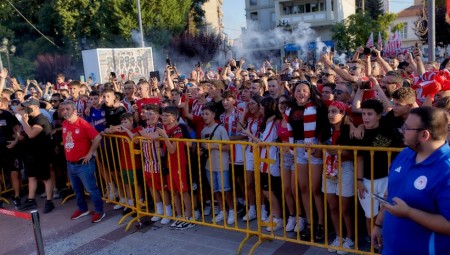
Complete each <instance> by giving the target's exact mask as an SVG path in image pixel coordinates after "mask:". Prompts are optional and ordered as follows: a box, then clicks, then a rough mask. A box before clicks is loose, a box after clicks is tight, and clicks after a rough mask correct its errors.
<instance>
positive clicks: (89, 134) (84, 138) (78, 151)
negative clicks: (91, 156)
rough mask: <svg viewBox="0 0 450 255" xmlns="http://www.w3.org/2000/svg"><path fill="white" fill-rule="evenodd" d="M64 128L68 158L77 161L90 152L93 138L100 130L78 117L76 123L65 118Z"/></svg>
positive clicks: (65, 148)
mask: <svg viewBox="0 0 450 255" xmlns="http://www.w3.org/2000/svg"><path fill="white" fill-rule="evenodd" d="M62 128H63V143H64V151H65V153H66V159H67V161H69V162H77V161H78V160H80V159H81V158H82V157H84V156H86V154H88V152H89V149H90V148H91V144H92V140H93V139H94V138H95V137H96V136H97V135H98V132H97V130H95V128H94V127H92V126H91V125H90V124H89V123H88V122H87V121H85V120H84V119H82V118H78V119H77V120H76V121H75V122H74V123H70V122H69V121H67V120H65V121H64V122H63V124H62Z"/></svg>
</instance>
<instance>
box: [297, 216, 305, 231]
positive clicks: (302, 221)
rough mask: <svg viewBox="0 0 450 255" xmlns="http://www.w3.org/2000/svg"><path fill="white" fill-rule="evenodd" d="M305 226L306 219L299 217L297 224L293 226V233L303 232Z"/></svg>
mask: <svg viewBox="0 0 450 255" xmlns="http://www.w3.org/2000/svg"><path fill="white" fill-rule="evenodd" d="M305 226H306V219H305V218H303V217H299V218H298V222H297V224H295V228H294V231H295V232H299V231H303V230H304V229H305Z"/></svg>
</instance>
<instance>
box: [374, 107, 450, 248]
mask: <svg viewBox="0 0 450 255" xmlns="http://www.w3.org/2000/svg"><path fill="white" fill-rule="evenodd" d="M447 124H448V117H447V114H446V113H445V112H443V111H441V110H438V109H435V108H431V107H420V108H415V109H412V110H411V111H410V113H409V115H408V118H407V119H406V121H405V124H404V125H403V127H402V130H403V135H404V142H405V145H406V146H408V148H406V149H404V150H403V151H402V152H401V153H400V154H399V155H398V156H397V157H396V158H395V160H394V161H393V162H392V165H391V167H390V172H389V184H388V191H387V193H388V194H387V202H386V203H384V204H383V209H382V210H381V212H380V214H379V217H378V218H377V219H376V222H375V227H374V229H373V231H372V243H373V244H374V245H375V246H381V245H383V254H386V255H390V254H408V255H413V254H421V255H423V254H433V255H434V254H449V252H450V146H449V145H448V143H447V142H446V137H447ZM381 229H382V231H381ZM381 232H382V234H383V243H382V242H381V240H382V239H381Z"/></svg>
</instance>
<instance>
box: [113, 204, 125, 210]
mask: <svg viewBox="0 0 450 255" xmlns="http://www.w3.org/2000/svg"><path fill="white" fill-rule="evenodd" d="M122 208H123V206H121V205H115V206H113V209H114V210H119V209H122Z"/></svg>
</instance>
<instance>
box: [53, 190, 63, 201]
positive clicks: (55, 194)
mask: <svg viewBox="0 0 450 255" xmlns="http://www.w3.org/2000/svg"><path fill="white" fill-rule="evenodd" d="M60 198H61V194H59V191H58V190H57V189H54V190H53V199H60Z"/></svg>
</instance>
